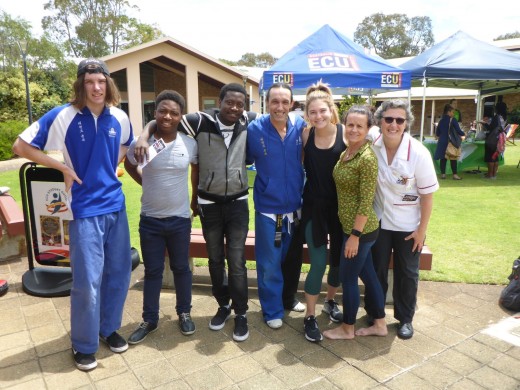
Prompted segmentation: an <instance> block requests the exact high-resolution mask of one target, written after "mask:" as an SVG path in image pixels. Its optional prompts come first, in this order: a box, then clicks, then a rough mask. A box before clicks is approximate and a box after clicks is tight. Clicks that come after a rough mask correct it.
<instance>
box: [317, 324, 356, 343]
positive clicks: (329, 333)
mask: <svg viewBox="0 0 520 390" xmlns="http://www.w3.org/2000/svg"><path fill="white" fill-rule="evenodd" d="M323 335H324V336H325V337H326V338H328V339H331V340H352V339H353V338H354V336H355V334H354V327H353V326H352V329H351V330H347V329H345V327H344V326H343V325H340V326H338V327H337V328H334V329H330V330H326V331H324V332H323Z"/></svg>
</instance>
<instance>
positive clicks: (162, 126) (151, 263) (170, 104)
mask: <svg viewBox="0 0 520 390" xmlns="http://www.w3.org/2000/svg"><path fill="white" fill-rule="evenodd" d="M185 105H186V103H185V100H184V98H183V97H182V96H181V95H180V94H179V93H178V92H176V91H170V90H165V91H162V92H161V93H159V95H157V98H156V99H155V107H156V109H155V113H154V114H155V120H156V125H157V127H156V131H155V133H154V134H153V136H151V137H150V138H149V139H148V143H149V144H150V145H152V144H154V143H156V142H159V141H161V140H162V143H161V144H162V147H164V149H162V150H161V151H160V152H159V153H158V154H157V155H156V156H155V158H154V159H153V160H151V161H150V162H149V163H148V164H146V166H144V167H143V168H142V169H138V163H137V161H136V160H135V159H134V149H135V141H134V142H132V144H131V145H130V149H129V150H128V152H127V153H126V159H125V168H126V170H127V172H128V173H129V174H130V176H131V177H132V178H133V179H134V180H135V181H136V182H137V183H138V184H139V185H141V186H142V187H143V195H142V197H141V217H140V221H139V236H140V239H141V253H142V255H143V263H144V288H143V322H141V324H139V327H138V328H137V329H136V330H135V331H134V332H133V333H132V334H131V335H130V337H129V338H128V342H129V343H130V344H138V343H140V342H141V341H143V340H144V339H145V338H146V336H147V335H148V334H149V333H151V332H155V331H156V330H157V324H158V322H159V298H160V294H161V288H162V279H163V272H164V252H165V250H166V249H167V250H168V257H169V260H170V269H171V270H172V271H173V279H174V283H175V296H176V300H177V303H176V306H175V310H176V312H177V316H178V317H179V328H180V330H181V333H182V334H184V335H191V334H193V333H194V332H195V324H194V323H193V320H192V319H191V315H190V312H191V285H192V271H191V269H190V265H189V260H188V258H189V247H190V234H191V218H190V217H191V212H190V199H189V191H188V171H189V168H190V165H191V183H192V188H193V189H194V190H193V191H192V201H191V205H192V207H193V208H195V207H196V205H197V183H198V178H199V167H198V165H197V141H195V140H194V139H193V138H191V137H188V136H187V135H185V134H182V133H178V132H177V126H178V125H179V122H180V121H181V118H182V113H183V111H184V107H185Z"/></svg>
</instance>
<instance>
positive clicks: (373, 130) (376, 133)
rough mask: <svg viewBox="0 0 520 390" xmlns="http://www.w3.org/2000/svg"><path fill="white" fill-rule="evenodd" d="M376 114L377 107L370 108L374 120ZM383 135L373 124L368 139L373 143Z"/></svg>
mask: <svg viewBox="0 0 520 390" xmlns="http://www.w3.org/2000/svg"><path fill="white" fill-rule="evenodd" d="M375 112H376V107H375V106H370V113H371V114H372V118H373V117H374V113H375ZM380 135H381V129H380V128H379V126H378V125H376V124H375V123H373V124H372V126H371V127H370V129H368V135H367V139H368V140H370V141H371V142H372V143H373V142H374V141H375V140H376V139H377V137H379V136H380Z"/></svg>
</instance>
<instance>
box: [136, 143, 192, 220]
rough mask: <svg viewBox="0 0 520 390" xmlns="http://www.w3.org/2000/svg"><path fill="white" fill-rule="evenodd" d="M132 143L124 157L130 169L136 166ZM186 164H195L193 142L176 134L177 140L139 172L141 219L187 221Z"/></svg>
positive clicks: (189, 211) (188, 213) (187, 168)
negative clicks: (142, 216)
mask: <svg viewBox="0 0 520 390" xmlns="http://www.w3.org/2000/svg"><path fill="white" fill-rule="evenodd" d="M155 140H156V139H155V138H154V137H153V136H152V137H150V139H149V140H148V143H149V144H150V145H151V144H152V143H154V142H155ZM135 142H136V141H134V142H132V144H131V145H130V148H129V149H128V152H127V154H126V158H127V159H128V160H129V161H130V163H131V164H132V165H137V161H136V160H135V158H134V149H135ZM190 164H198V148H197V141H195V140H194V139H193V138H191V137H188V136H187V135H185V134H183V133H177V138H176V139H175V140H174V141H173V142H170V143H168V144H166V148H164V150H162V151H161V152H160V153H159V154H158V155H157V156H155V158H154V159H153V160H151V161H150V162H149V163H148V164H147V165H146V166H145V167H144V168H143V170H142V178H143V195H142V196H141V214H142V215H146V216H148V217H154V218H166V217H183V218H189V217H190V215H191V210H190V200H189V189H188V170H189V166H190Z"/></svg>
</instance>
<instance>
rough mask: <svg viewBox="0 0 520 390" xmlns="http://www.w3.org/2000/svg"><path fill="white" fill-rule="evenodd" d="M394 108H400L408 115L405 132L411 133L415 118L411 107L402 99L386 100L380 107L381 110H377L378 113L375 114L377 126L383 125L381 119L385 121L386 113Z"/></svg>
mask: <svg viewBox="0 0 520 390" xmlns="http://www.w3.org/2000/svg"><path fill="white" fill-rule="evenodd" d="M393 108H400V109H402V110H404V112H405V113H406V128H405V129H404V131H409V130H410V128H411V127H412V124H413V121H414V119H415V118H414V116H413V114H412V110H411V107H410V105H409V104H408V102H407V101H406V100H402V99H392V100H385V101H384V102H383V103H382V104H381V105H380V106H379V108H378V109H377V110H376V112H375V114H374V118H375V120H376V123H377V125H378V126H380V125H381V119H383V116H384V114H385V112H386V111H387V110H391V109H393Z"/></svg>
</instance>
